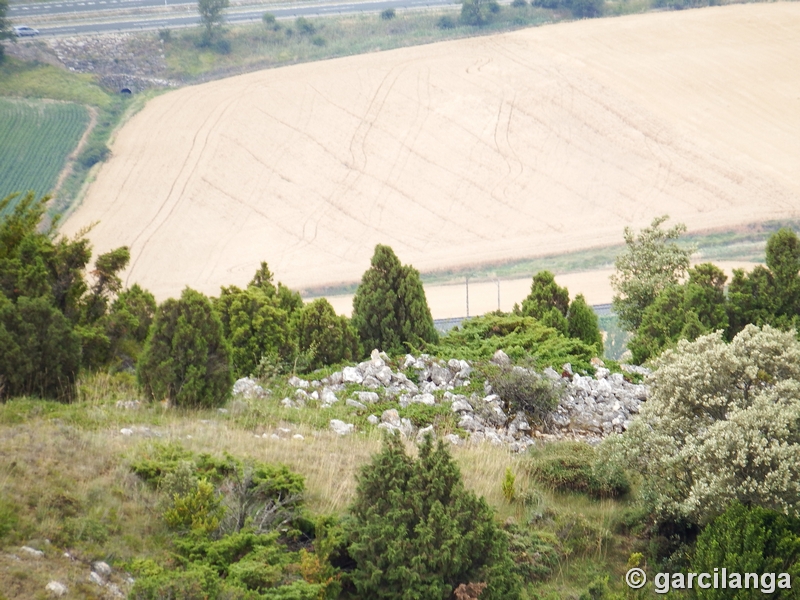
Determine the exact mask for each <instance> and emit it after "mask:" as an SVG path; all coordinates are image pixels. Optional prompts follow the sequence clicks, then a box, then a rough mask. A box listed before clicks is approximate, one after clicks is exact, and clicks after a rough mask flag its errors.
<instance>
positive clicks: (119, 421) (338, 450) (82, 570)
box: [0, 374, 629, 599]
mask: <svg viewBox="0 0 800 600" xmlns="http://www.w3.org/2000/svg"><path fill="white" fill-rule="evenodd" d="M80 389H81V393H80V400H79V401H78V402H76V403H75V404H72V405H62V404H56V403H51V402H43V401H38V400H29V399H17V400H13V401H10V402H8V403H6V404H4V405H0V457H2V459H0V550H2V551H0V590H3V591H2V593H0V599H2V598H3V596H2V594H5V595H6V598H38V597H44V596H43V593H44V592H43V590H44V586H45V585H46V584H47V582H48V581H50V580H52V579H57V580H60V581H62V582H63V583H65V584H67V586H68V587H69V588H70V590H71V595H70V597H75V598H78V597H80V598H101V597H103V596H102V595H101V594H102V593H101V591H100V589H99V588H97V587H96V586H95V585H94V584H92V583H90V582H89V581H88V575H89V571H90V564H91V562H92V561H95V560H106V561H107V562H109V563H110V564H112V566H113V567H114V568H115V570H116V574H115V576H114V579H113V580H114V582H115V583H118V584H120V586H123V585H124V582H123V574H124V570H125V568H126V565H127V564H129V563H130V561H131V560H133V559H135V558H147V557H150V558H154V559H156V560H157V561H158V562H162V563H163V562H164V561H165V560H167V552H168V548H169V544H168V540H169V533H168V532H167V531H166V529H165V527H164V524H163V522H162V520H161V519H160V518H158V512H159V510H160V509H159V508H158V502H159V498H158V494H157V493H156V492H154V491H153V490H151V489H150V488H149V487H147V486H146V485H145V484H143V483H142V482H141V480H139V479H138V478H137V477H135V476H134V475H132V473H131V472H130V469H129V464H130V461H131V460H132V459H133V458H135V457H136V456H138V455H140V453H141V452H142V451H143V450H144V449H146V448H147V447H149V446H150V445H151V444H152V443H154V442H158V443H163V442H177V443H180V444H181V445H183V446H185V447H186V448H187V449H189V450H192V451H195V452H198V453H200V452H209V453H212V454H217V455H221V454H223V453H230V454H231V455H233V456H235V457H238V458H240V459H247V458H252V459H254V460H258V461H264V462H267V463H283V464H286V465H288V466H289V467H290V468H291V469H293V470H295V471H297V472H299V473H301V474H302V475H303V476H304V477H305V479H306V486H307V497H306V504H307V506H308V507H309V509H310V510H311V511H312V512H313V513H315V514H344V513H345V512H346V510H347V506H348V505H349V504H350V503H351V501H352V499H353V497H354V493H355V485H356V475H357V473H358V472H359V470H360V468H361V467H362V466H363V465H365V464H366V463H367V462H369V460H370V457H371V456H372V455H373V454H374V453H375V452H377V451H378V450H379V449H380V445H381V433H382V432H381V431H380V430H377V429H375V428H372V427H366V426H361V427H360V431H358V432H357V433H356V434H354V435H351V436H347V437H339V436H336V435H335V434H333V433H332V432H330V431H328V430H327V421H328V419H329V418H331V417H337V416H338V417H345V416H347V414H348V413H347V412H346V409H344V407H341V412H335V410H336V409H332V410H333V411H334V412H331V411H323V410H320V409H305V410H302V411H296V410H290V409H284V408H282V407H280V406H279V405H278V400H277V397H280V394H276V395H275V396H273V397H272V398H271V399H267V400H262V401H252V402H249V403H241V402H236V401H233V402H231V403H230V404H229V405H228V407H227V409H228V411H229V412H228V413H220V412H218V411H201V412H192V411H181V410H175V409H169V410H164V409H163V408H162V407H161V406H148V405H143V406H142V407H141V408H139V409H137V410H124V409H120V408H117V407H116V406H115V403H116V402H117V401H118V400H135V399H137V398H138V394H137V391H136V388H135V386H134V383H133V380H132V378H130V377H128V376H125V375H117V376H113V377H111V376H108V375H104V374H100V375H96V376H94V377H85V378H84V379H82V381H81V382H80ZM349 416H350V419H349V420H350V421H351V422H356V423H361V422H362V421H363V415H361V416H359V417H358V418H355V416H354V415H352V414H350V415H349ZM359 419H361V420H359ZM122 428H130V429H132V430H133V431H134V433H133V435H129V436H126V435H122V433H121V432H120V430H121V429H122ZM280 428H285V429H290V430H291V432H290V433H289V434H285V433H281V435H282V436H283V437H282V438H281V439H276V438H273V437H271V434H272V433H273V432H277V431H279V429H280ZM296 433H299V434H301V435H302V436H303V438H304V439H302V440H300V439H292V438H291V435H293V434H296ZM265 434H266V435H265ZM407 447H408V450H409V452H410V453H412V454H413V453H414V452H415V447H414V445H413V444H410V443H409V444H408V446H407ZM452 454H453V456H454V459H455V461H456V462H457V463H458V465H459V467H460V468H461V472H462V474H463V477H464V482H465V485H466V487H467V488H468V489H471V490H473V491H474V492H475V493H476V494H478V495H479V496H483V497H485V498H486V500H487V501H488V503H489V504H490V505H491V506H492V507H493V508H494V509H495V510H496V511H497V517H498V519H499V520H503V521H504V520H506V519H508V518H513V519H514V520H515V521H516V522H518V523H520V524H526V523H528V522H529V521H530V520H531V519H532V518H533V516H534V515H540V514H543V513H546V512H547V513H548V514H558V515H562V516H563V518H564V519H565V520H566V521H565V522H567V523H570V522H571V520H575V519H577V521H576V522H583V520H585V521H586V522H587V523H589V524H590V527H589V528H588V529H586V531H585V532H582V533H581V534H580V535H581V536H582V538H581V540H580V544H581V546H580V548H581V550H580V551H579V552H577V553H575V554H574V555H570V553H569V552H566V554H565V561H564V563H563V565H562V571H561V573H559V574H558V575H557V576H556V577H555V578H554V579H552V580H551V581H549V582H548V583H547V589H548V590H557V591H556V592H555V593H558V594H562V597H566V596H564V594H567V596H568V595H569V594H571V593H572V592H573V591H575V590H580V588H581V586H583V587H585V586H586V585H588V582H589V581H590V580H591V577H589V574H591V573H594V572H595V571H597V572H609V571H611V572H614V573H616V571H619V570H620V569H621V568H622V566H623V565H624V563H625V560H626V559H627V552H628V550H629V548H628V544H627V543H626V542H625V541H624V540H623V541H621V542H620V540H614V539H612V537H613V536H611V534H610V532H611V529H613V526H614V523H616V522H617V521H618V520H619V515H620V512H621V511H622V510H624V507H625V504H624V503H620V502H614V501H602V502H597V501H593V500H590V499H588V498H586V497H583V496H579V495H564V494H558V493H555V492H554V491H553V490H549V489H546V488H544V487H542V486H541V485H540V484H538V483H537V482H535V481H532V480H531V479H530V478H529V477H528V475H527V472H526V470H525V469H523V468H522V464H521V461H522V460H524V457H521V456H518V455H512V454H510V453H509V452H508V451H506V450H505V449H503V448H499V447H494V446H491V445H488V444H486V445H482V446H477V447H454V448H452ZM508 467H510V468H511V469H512V471H513V472H514V473H515V475H516V492H517V496H518V498H519V500H517V501H515V502H513V503H511V504H509V503H508V502H507V501H506V500H505V499H504V497H503V495H502V492H501V482H502V480H503V477H504V474H505V471H506V468H508ZM525 499H527V500H525ZM7 525H10V527H8V526H7ZM559 527H562V528H563V526H562V525H559ZM584 538H585V539H584ZM21 545H29V546H33V547H35V548H39V549H42V550H44V551H45V553H46V556H45V557H44V558H32V557H29V556H27V555H25V554H24V553H22V552H20V551H19V547H20V546H21ZM565 548H566V546H565ZM64 550H69V552H70V553H71V557H69V558H68V557H64V556H63V555H62V554H63V552H64ZM15 557H16V558H15ZM587 561H588V562H587ZM587 564H588V565H590V567H591V568H589V569H588V570H587V566H586V565H587ZM581 565H582V566H581ZM576 570H577V571H576ZM603 570H605V571H603ZM620 572H621V571H620Z"/></svg>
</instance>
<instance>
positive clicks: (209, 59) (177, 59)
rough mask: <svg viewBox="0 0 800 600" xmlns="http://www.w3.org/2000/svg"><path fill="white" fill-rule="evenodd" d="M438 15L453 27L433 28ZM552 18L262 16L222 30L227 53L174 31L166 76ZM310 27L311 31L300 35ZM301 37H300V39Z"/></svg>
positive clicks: (534, 11)
mask: <svg viewBox="0 0 800 600" xmlns="http://www.w3.org/2000/svg"><path fill="white" fill-rule="evenodd" d="M442 16H445V17H446V18H447V19H449V20H450V22H451V23H452V27H447V28H441V27H439V26H438V25H437V23H438V21H439V20H440V18H441V17H442ZM552 20H553V11H549V10H545V9H539V8H534V7H530V6H528V7H525V8H522V9H516V10H515V11H514V12H513V14H512V13H511V11H501V12H500V13H498V14H494V13H493V14H492V20H491V22H490V23H489V24H487V25H485V26H483V27H480V28H476V27H473V26H472V25H467V24H462V23H460V22H459V19H458V13H454V12H451V11H448V12H447V13H445V14H444V15H442V13H440V12H435V11H431V12H428V11H424V12H417V11H404V12H399V13H396V14H395V16H394V18H384V17H381V15H351V16H342V17H330V18H320V19H308V18H305V17H304V18H303V20H302V21H301V22H300V25H299V26H298V24H297V23H293V24H288V25H282V24H281V23H280V22H278V21H277V20H276V19H274V15H271V14H269V13H266V14H265V15H264V17H263V18H262V22H261V23H259V24H252V25H237V26H235V27H228V28H226V32H225V37H224V39H225V41H226V42H227V43H228V51H227V52H224V53H223V52H220V51H219V50H218V49H217V48H215V46H214V45H213V44H212V45H210V46H208V47H202V41H203V35H204V30H201V29H197V30H193V29H186V30H180V31H173V32H171V33H170V35H169V39H168V40H165V43H164V50H165V55H166V61H167V65H168V73H167V76H168V77H169V78H171V79H175V80H179V81H186V82H191V81H196V80H200V79H202V80H205V79H208V78H218V77H224V76H226V75H231V74H234V73H240V72H242V70H248V71H250V70H255V69H264V68H269V67H277V66H282V65H288V64H296V63H300V62H309V61H314V60H323V59H328V58H334V57H339V56H352V55H355V54H364V53H367V52H374V51H375V50H376V49H380V50H390V49H393V48H403V47H407V46H416V45H420V44H428V43H431V42H437V41H442V40H448V39H457V38H463V37H467V36H473V35H476V34H488V33H497V32H500V31H507V30H509V29H517V28H520V27H530V26H535V25H541V24H542V23H545V22H550V21H552ZM309 28H311V29H313V33H304V31H307V30H308V29H309ZM298 34H299V35H298Z"/></svg>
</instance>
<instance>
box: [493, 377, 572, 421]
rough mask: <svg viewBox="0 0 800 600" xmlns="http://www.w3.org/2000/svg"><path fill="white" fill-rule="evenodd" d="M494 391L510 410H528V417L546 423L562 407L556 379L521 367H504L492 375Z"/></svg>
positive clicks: (514, 411) (510, 412)
mask: <svg viewBox="0 0 800 600" xmlns="http://www.w3.org/2000/svg"><path fill="white" fill-rule="evenodd" d="M489 383H491V385H492V390H493V391H494V393H496V394H497V395H498V396H500V399H501V400H502V401H503V402H505V404H506V408H507V412H508V413H509V414H514V413H517V412H523V413H525V414H526V415H527V416H528V418H530V419H533V420H535V421H538V422H540V423H544V422H546V420H547V416H548V415H549V414H550V413H551V412H552V411H553V410H554V409H555V408H556V406H558V399H559V390H558V388H557V386H556V384H554V383H553V382H552V381H550V380H549V379H547V378H545V377H541V376H539V375H537V374H536V373H534V372H532V371H529V370H526V369H521V368H513V369H502V370H500V371H499V372H498V373H497V374H496V375H492V376H490V377H489Z"/></svg>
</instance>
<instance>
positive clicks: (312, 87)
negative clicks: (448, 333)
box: [62, 3, 800, 316]
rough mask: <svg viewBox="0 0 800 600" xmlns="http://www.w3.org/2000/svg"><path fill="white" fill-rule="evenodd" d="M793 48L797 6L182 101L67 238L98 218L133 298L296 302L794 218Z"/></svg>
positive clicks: (97, 187) (161, 113) (228, 86)
mask: <svg viewBox="0 0 800 600" xmlns="http://www.w3.org/2000/svg"><path fill="white" fill-rule="evenodd" d="M797 31H800V3H774V4H751V5H737V6H727V7H716V8H707V9H698V10H687V11H680V12H663V13H652V14H644V15H634V16H628V17H621V18H609V19H600V20H584V21H578V22H573V23H565V24H558V25H551V26H545V27H539V28H534V29H528V30H522V31H517V32H513V33H508V34H502V35H497V36H491V37H489V36H487V37H478V38H471V39H464V40H458V41H451V42H443V43H439V44H432V45H427V46H418V47H413V48H404V49H400V50H393V51H389V52H376V53H372V54H367V55H361V56H354V57H349V58H343V59H335V60H329V61H324V62H316V63H308V64H303V65H297V66H292V67H285V68H280V69H273V70H266V71H260V72H256V73H250V74H247V75H242V76H238V77H234V78H230V79H226V80H221V81H216V82H211V83H207V84H203V85H198V86H193V87H187V88H183V89H180V90H176V91H173V92H169V93H167V94H164V95H162V96H160V97H157V98H155V99H154V100H152V101H151V102H150V103H148V105H147V106H146V107H145V108H144V110H142V111H141V112H140V113H138V114H137V115H136V116H135V117H133V118H132V119H131V120H130V121H129V122H128V123H127V124H126V125H125V126H124V128H123V129H122V130H121V131H120V132H119V134H118V135H117V137H116V140H115V141H114V143H113V145H112V153H113V156H112V158H111V159H110V160H109V161H108V162H107V163H106V164H105V165H104V166H103V167H102V169H101V170H100V172H99V174H98V175H97V178H96V181H95V182H94V183H93V184H92V185H91V186H90V188H89V190H88V192H87V195H86V197H85V199H84V201H83V203H82V205H81V206H80V207H79V208H78V209H77V210H76V211H75V212H74V213H73V214H72V215H71V216H70V218H69V219H68V220H67V222H66V223H65V225H64V226H63V228H62V229H63V231H64V232H65V233H68V234H71V233H74V232H76V231H78V230H79V229H80V228H82V227H84V226H86V225H87V224H89V223H92V222H94V221H99V224H98V225H97V226H96V227H95V228H94V229H93V230H92V231H91V233H90V237H91V239H92V241H93V243H94V245H95V248H96V250H98V251H106V250H108V249H109V248H112V247H116V246H119V245H122V244H128V245H130V246H131V252H132V261H131V266H130V268H129V269H128V272H127V281H128V283H133V282H138V283H140V284H141V285H143V286H145V287H147V288H149V289H150V290H152V291H153V292H154V293H155V294H156V296H157V297H159V298H161V299H163V298H165V297H167V296H170V295H176V294H179V293H180V290H181V289H182V288H183V287H184V286H186V285H189V286H192V287H194V288H197V289H199V290H202V291H204V292H207V293H212V294H216V293H217V292H218V290H219V286H220V285H223V284H225V285H228V284H238V285H243V284H245V283H246V282H247V281H248V280H249V279H250V277H251V276H252V274H253V272H254V271H255V269H256V267H257V265H258V263H259V261H261V260H266V261H267V262H268V263H269V265H270V268H271V269H272V270H273V271H274V272H275V273H276V277H277V279H279V280H281V281H283V282H284V283H286V284H288V285H289V286H291V287H293V288H296V289H306V288H311V287H314V286H319V285H325V284H334V283H337V282H346V281H354V280H358V279H359V278H360V276H361V274H362V273H363V271H364V270H365V269H366V268H367V267H368V266H369V259H370V257H371V255H372V252H373V249H374V246H375V244H377V243H384V244H389V245H391V246H392V247H393V248H394V250H395V251H396V252H397V254H398V256H399V257H400V258H401V260H402V261H403V262H404V263H411V264H413V265H414V266H415V267H416V268H418V269H419V270H421V271H429V270H434V269H442V268H446V267H456V266H462V265H475V264H480V263H483V262H496V261H502V260H510V259H517V258H523V257H530V256H538V255H544V254H549V255H551V254H555V253H560V252H568V251H574V250H578V249H585V248H592V247H600V246H605V245H610V244H618V243H620V242H621V241H622V230H623V227H625V226H626V225H630V226H633V227H637V228H638V227H642V226H645V225H647V224H648V223H649V222H650V221H651V220H652V218H653V217H654V216H657V215H660V214H664V213H668V214H670V215H671V217H672V219H673V220H674V221H682V222H684V223H686V224H687V225H688V227H689V229H690V231H698V230H706V229H714V228H726V227H734V226H737V225H741V224H745V223H752V222H756V221H765V220H769V219H783V218H795V217H797V216H798V214H800V178H798V177H797V174H798V172H800V77H798V76H797V74H798V73H800V36H798V35H797ZM577 291H580V290H577V289H576V290H575V291H573V293H576V292H577ZM509 299H510V298H509ZM515 301H516V300H515ZM495 304H496V302H495ZM490 308H494V306H491V307H490ZM435 312H436V311H435ZM456 312H460V311H456ZM471 312H472V311H471ZM477 312H478V311H476V313H477ZM436 316H444V315H438V314H437V315H436ZM459 316H460V315H459Z"/></svg>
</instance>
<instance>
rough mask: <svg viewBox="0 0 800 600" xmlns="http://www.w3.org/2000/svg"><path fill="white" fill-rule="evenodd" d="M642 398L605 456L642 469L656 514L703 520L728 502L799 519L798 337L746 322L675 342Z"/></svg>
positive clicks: (608, 444)
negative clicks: (734, 329)
mask: <svg viewBox="0 0 800 600" xmlns="http://www.w3.org/2000/svg"><path fill="white" fill-rule="evenodd" d="M655 364H656V370H655V371H654V372H653V375H652V377H651V381H650V396H649V398H648V401H647V402H645V403H644V404H643V405H642V408H641V412H640V414H639V417H638V418H636V419H635V420H634V421H633V423H632V424H631V426H630V427H629V429H628V430H627V431H626V432H625V433H624V434H623V435H622V436H616V437H613V438H609V439H608V440H606V443H605V444H604V446H605V447H604V451H605V452H607V455H606V456H607V459H608V461H611V460H613V459H614V457H615V456H618V457H621V458H623V459H624V460H626V461H627V464H629V465H630V466H631V467H632V468H635V469H636V470H638V471H639V472H640V473H642V474H643V475H644V482H643V485H642V488H641V490H642V493H643V499H644V500H645V502H646V505H647V506H648V507H649V509H650V510H651V511H652V512H653V513H654V515H655V516H656V517H658V518H659V519H662V520H681V519H683V520H686V521H687V522H689V523H694V524H700V525H702V524H704V523H707V522H708V521H709V520H711V519H713V518H714V517H715V516H716V515H718V514H720V513H721V512H722V511H724V510H725V508H726V507H727V506H728V505H729V504H730V503H731V502H733V501H736V500H738V501H740V502H742V503H743V504H747V505H750V506H762V507H764V508H768V509H772V510H778V511H781V512H784V513H786V514H791V515H800V419H798V414H800V384H798V381H800V343H798V341H797V339H796V338H795V334H794V332H782V331H779V330H776V329H773V328H771V327H768V326H765V327H764V328H763V329H759V328H758V327H755V326H754V325H748V326H747V327H746V328H745V329H744V330H742V331H741V332H740V333H739V334H738V335H737V336H736V337H735V338H734V339H733V341H732V342H731V343H730V344H727V343H725V341H724V340H723V338H722V333H721V332H718V333H715V334H711V335H706V336H703V337H700V338H698V339H697V340H696V341H694V342H688V341H686V340H683V341H681V342H679V343H678V346H677V348H676V349H675V350H667V351H666V352H665V353H664V354H663V355H661V357H659V358H658V359H657V361H656V363H655Z"/></svg>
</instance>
